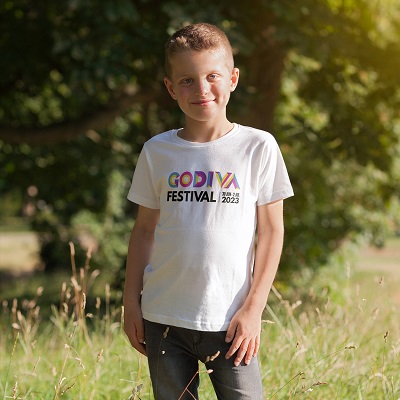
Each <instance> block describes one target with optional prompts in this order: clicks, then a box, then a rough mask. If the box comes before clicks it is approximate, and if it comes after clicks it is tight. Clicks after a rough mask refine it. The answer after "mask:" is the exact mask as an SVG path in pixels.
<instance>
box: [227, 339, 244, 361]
mask: <svg viewBox="0 0 400 400" xmlns="http://www.w3.org/2000/svg"><path fill="white" fill-rule="evenodd" d="M240 345H241V341H240V340H239V339H238V338H235V340H234V341H233V343H232V344H231V347H229V350H228V352H227V353H226V355H225V358H226V359H228V358H231V357H232V356H233V355H234V354H235V353H236V352H237V351H238V350H239V348H240Z"/></svg>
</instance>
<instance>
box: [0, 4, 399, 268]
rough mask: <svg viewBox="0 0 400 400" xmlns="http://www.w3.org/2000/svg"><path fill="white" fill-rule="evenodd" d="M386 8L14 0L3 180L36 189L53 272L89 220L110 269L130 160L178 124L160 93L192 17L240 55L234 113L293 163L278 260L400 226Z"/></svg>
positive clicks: (38, 222)
mask: <svg viewBox="0 0 400 400" xmlns="http://www.w3.org/2000/svg"><path fill="white" fill-rule="evenodd" d="M385 4H386V5H385V7H383V4H382V3H381V2H378V0H376V2H373V1H372V2H371V1H369V2H366V1H364V0H360V1H356V0H347V1H339V0H313V1H311V0H301V1H300V2H299V3H298V4H296V7H293V4H292V3H291V2H289V1H287V0H280V1H278V0H272V1H268V2H265V1H263V0H254V1H253V2H252V5H251V7H246V8H243V6H242V4H241V2H239V1H238V0H231V1H229V2H218V4H215V2H213V3H211V2H208V1H205V2H203V3H202V7H199V6H198V4H197V2H195V1H193V0H190V1H189V0H188V1H186V2H184V3H183V2H179V1H166V2H163V5H162V6H159V2H158V1H154V0H135V1H133V0H131V1H130V0H120V1H118V2H115V1H111V0H105V1H102V2H101V3H98V2H95V1H93V0H92V1H86V2H83V1H79V0H62V1H57V2H53V3H50V2H40V3H38V2H35V3H33V4H32V2H28V1H27V0H18V1H7V2H5V3H4V4H3V5H2V6H0V16H1V20H2V21H3V22H2V24H3V29H2V30H3V33H4V34H3V35H1V38H0V46H1V49H2V58H1V59H0V68H1V71H2V74H1V76H0V90H1V93H2V96H1V98H0V140H1V146H2V152H1V153H0V168H1V171H2V176H0V189H1V190H2V192H3V193H8V192H10V191H12V190H15V187H16V186H17V187H19V188H21V189H22V190H26V188H29V187H32V186H34V187H36V188H37V189H38V192H37V194H36V191H35V190H33V191H32V190H31V191H30V193H35V196H34V198H32V196H31V197H29V194H28V195H26V196H27V198H28V199H27V201H30V202H32V203H33V204H35V207H36V208H35V210H36V211H35V213H34V215H33V216H32V217H31V219H32V224H33V225H34V226H35V228H36V229H37V230H38V231H40V232H45V233H46V234H43V235H42V239H43V247H42V248H43V255H45V256H46V261H47V264H48V265H50V264H53V265H59V264H60V263H61V261H62V260H60V257H59V256H57V257H56V256H55V255H57V254H59V249H56V250H55V249H54V246H55V245H56V247H58V246H59V245H60V244H61V245H62V246H63V248H65V249H67V246H65V243H64V242H65V241H68V240H70V239H71V238H73V237H74V234H76V233H77V232H82V229H89V230H90V231H91V232H90V233H91V234H92V235H95V236H96V237H97V239H98V240H99V242H100V246H99V248H100V250H99V253H98V258H99V259H101V260H102V262H105V263H106V264H111V265H113V266H114V267H115V269H118V268H119V267H120V265H121V264H122V263H123V258H124V251H125V242H124V240H126V239H124V238H126V235H127V234H128V232H129V228H128V226H129V225H130V224H132V222H133V217H134V213H133V212H132V211H130V209H129V208H128V204H127V202H126V201H124V198H125V194H126V191H127V188H128V186H129V180H130V177H131V174H132V171H133V167H134V162H135V158H136V157H137V153H138V152H139V151H140V148H141V145H142V144H143V143H144V141H145V140H146V139H147V138H149V137H150V136H151V135H153V134H155V133H158V132H160V131H162V130H165V129H168V128H171V127H174V126H179V125H180V124H181V122H182V121H181V116H180V114H179V112H177V109H176V106H175V105H174V104H173V102H172V101H171V100H170V99H169V98H168V95H167V93H166V91H165V90H164V88H163V87H162V77H163V67H162V64H163V54H162V50H163V49H162V43H164V42H165V40H166V39H167V37H168V35H169V34H170V33H172V32H173V31H174V30H175V29H176V28H178V27H180V26H181V25H183V24H185V23H190V22H196V21H207V22H211V23H214V24H217V25H219V26H221V27H222V28H223V29H224V30H225V31H226V32H227V34H228V36H229V37H230V39H231V41H232V44H233V47H234V49H235V51H236V52H237V54H236V57H235V58H236V63H237V65H238V66H239V67H240V69H241V82H240V85H239V88H238V90H237V92H235V94H234V96H233V98H232V100H231V104H230V108H229V112H230V117H231V118H232V119H233V120H236V121H237V122H240V123H242V124H249V125H252V126H255V127H258V128H261V129H267V130H270V131H272V132H273V133H274V135H275V136H276V137H277V138H278V141H279V143H280V144H281V147H282V151H283V153H284V156H285V159H286V161H287V164H288V168H289V172H290V175H291V178H292V181H293V184H294V188H295V192H296V196H295V198H294V199H291V200H289V201H288V202H287V204H286V206H285V208H286V245H285V253H284V257H283V267H286V268H287V269H293V268H300V267H301V266H318V265H320V264H321V263H324V262H326V260H327V257H328V256H329V254H330V253H331V252H332V251H334V250H335V249H336V248H337V247H338V246H339V245H340V244H341V243H342V242H343V240H346V239H348V238H353V237H355V236H357V235H358V234H364V235H370V236H371V237H372V238H373V239H374V240H375V241H376V242H380V241H382V240H383V238H384V236H385V231H386V230H387V229H388V228H387V227H388V223H392V224H396V223H397V224H398V223H399V222H398V219H399V208H398V207H399V206H398V202H396V200H395V199H396V196H397V197H398V195H399V190H400V189H399V184H398V182H400V179H399V165H398V161H396V160H398V159H399V152H400V150H399V136H400V132H399V131H400V129H399V112H398V110H399V109H400V108H399V101H400V96H399V93H400V92H399V87H400V85H399V83H400V82H399V77H398V73H397V71H398V70H399V67H400V50H399V48H398V46H397V42H398V39H399V30H398V26H399V24H398V21H399V12H400V11H399V6H398V5H397V4H396V3H395V2H393V3H390V4H389V2H387V3H385ZM210 10H212V11H210ZM388 60H390V62H388ZM396 162H397V164H396ZM16 182H17V185H16ZM388 214H390V215H389V217H388ZM127 216H128V217H129V218H127ZM64 259H65V261H66V262H67V257H65V258H64Z"/></svg>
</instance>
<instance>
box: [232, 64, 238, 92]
mask: <svg viewBox="0 0 400 400" xmlns="http://www.w3.org/2000/svg"><path fill="white" fill-rule="evenodd" d="M238 83H239V68H233V70H232V75H231V92H233V91H234V90H235V89H236V86H237V85H238Z"/></svg>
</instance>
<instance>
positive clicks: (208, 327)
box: [142, 311, 229, 332]
mask: <svg viewBox="0 0 400 400" xmlns="http://www.w3.org/2000/svg"><path fill="white" fill-rule="evenodd" d="M142 313H143V318H144V319H145V320H147V321H150V322H155V323H157V324H163V325H168V326H176V327H178V328H185V329H192V330H195V331H203V332H221V331H226V330H228V327H229V322H223V323H208V322H207V323H205V322H193V321H187V320H182V319H179V318H176V317H170V316H165V315H158V314H152V313H148V312H144V311H143V312H142Z"/></svg>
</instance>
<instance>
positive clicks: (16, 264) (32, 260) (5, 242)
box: [0, 232, 39, 275]
mask: <svg viewBox="0 0 400 400" xmlns="http://www.w3.org/2000/svg"><path fill="white" fill-rule="evenodd" d="M38 248H39V244H38V240H37V237H36V235H35V234H34V233H31V232H7V233H3V232H1V233H0V271H3V272H7V273H10V274H12V275H20V274H25V273H28V272H30V271H32V270H33V269H34V268H35V266H36V265H37V264H38V262H39V257H38Z"/></svg>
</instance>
